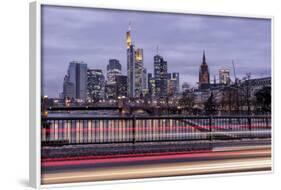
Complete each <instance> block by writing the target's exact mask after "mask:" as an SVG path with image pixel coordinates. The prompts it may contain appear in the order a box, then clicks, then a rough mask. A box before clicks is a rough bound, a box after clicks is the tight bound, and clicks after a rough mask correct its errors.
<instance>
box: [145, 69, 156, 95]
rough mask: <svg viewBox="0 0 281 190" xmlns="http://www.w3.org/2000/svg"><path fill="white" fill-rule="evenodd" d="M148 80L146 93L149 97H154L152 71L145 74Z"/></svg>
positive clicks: (154, 89)
mask: <svg viewBox="0 0 281 190" xmlns="http://www.w3.org/2000/svg"><path fill="white" fill-rule="evenodd" d="M147 80H148V94H149V96H150V97H151V98H154V97H155V95H156V86H155V79H154V78H153V77H152V73H148V74H147Z"/></svg>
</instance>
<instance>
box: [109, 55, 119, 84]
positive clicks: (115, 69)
mask: <svg viewBox="0 0 281 190" xmlns="http://www.w3.org/2000/svg"><path fill="white" fill-rule="evenodd" d="M121 74H122V67H121V64H120V62H119V61H118V60H117V59H110V60H109V63H108V65H107V82H109V83H115V77H116V76H117V75H121Z"/></svg>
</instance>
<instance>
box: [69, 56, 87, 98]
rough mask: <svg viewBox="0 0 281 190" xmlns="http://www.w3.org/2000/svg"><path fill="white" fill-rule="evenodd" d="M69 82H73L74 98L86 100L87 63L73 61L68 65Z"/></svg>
mask: <svg viewBox="0 0 281 190" xmlns="http://www.w3.org/2000/svg"><path fill="white" fill-rule="evenodd" d="M67 80H68V82H70V83H72V84H73V89H74V92H73V98H75V99H79V100H86V96H87V64H85V63H84V62H77V61H72V62H70V63H69V67H68V79H67Z"/></svg>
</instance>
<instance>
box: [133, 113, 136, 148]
mask: <svg viewBox="0 0 281 190" xmlns="http://www.w3.org/2000/svg"><path fill="white" fill-rule="evenodd" d="M135 142H136V116H135V115H133V144H135Z"/></svg>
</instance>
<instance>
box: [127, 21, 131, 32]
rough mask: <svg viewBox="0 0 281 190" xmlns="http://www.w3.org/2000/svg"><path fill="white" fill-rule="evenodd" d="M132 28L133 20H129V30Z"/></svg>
mask: <svg viewBox="0 0 281 190" xmlns="http://www.w3.org/2000/svg"><path fill="white" fill-rule="evenodd" d="M131 29H132V22H131V21H129V27H128V31H131Z"/></svg>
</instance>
